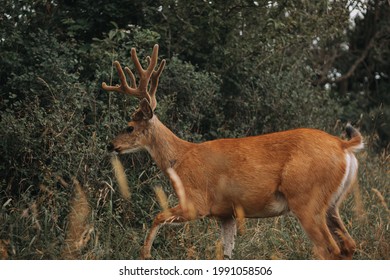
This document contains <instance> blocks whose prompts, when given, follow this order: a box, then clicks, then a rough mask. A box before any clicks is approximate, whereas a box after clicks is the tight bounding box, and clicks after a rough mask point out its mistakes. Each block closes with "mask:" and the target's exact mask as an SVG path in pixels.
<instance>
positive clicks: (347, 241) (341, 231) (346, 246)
mask: <svg viewBox="0 0 390 280" xmlns="http://www.w3.org/2000/svg"><path fill="white" fill-rule="evenodd" d="M326 222H327V225H328V228H329V230H330V232H331V234H332V235H333V237H334V239H335V240H336V241H337V243H338V245H339V247H340V249H341V258H343V259H352V255H353V253H354V252H355V249H356V244H355V241H354V240H353V239H352V237H351V236H350V235H349V233H348V232H347V229H346V228H345V226H344V224H343V222H342V220H341V218H340V215H339V211H338V209H337V207H331V208H329V209H328V212H327V216H326Z"/></svg>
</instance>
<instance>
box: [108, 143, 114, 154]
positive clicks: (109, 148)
mask: <svg viewBox="0 0 390 280" xmlns="http://www.w3.org/2000/svg"><path fill="white" fill-rule="evenodd" d="M114 150H115V147H114V144H112V143H110V144H108V145H107V151H108V152H110V153H112V152H113V151H114Z"/></svg>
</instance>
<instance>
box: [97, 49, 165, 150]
mask: <svg viewBox="0 0 390 280" xmlns="http://www.w3.org/2000/svg"><path fill="white" fill-rule="evenodd" d="M131 59H132V61H133V63H134V65H135V68H136V71H137V74H138V76H139V84H138V85H137V81H136V77H135V75H134V74H133V72H132V71H131V70H130V68H128V67H125V72H126V73H127V75H128V76H129V77H130V80H131V84H130V85H129V84H128V83H127V79H126V76H125V73H124V72H123V69H122V67H121V65H120V63H119V62H118V61H115V62H114V65H115V67H116V69H117V71H118V75H119V80H120V82H121V84H120V85H116V86H108V85H107V84H106V83H104V82H103V84H102V88H103V89H104V90H107V91H116V92H121V93H125V94H129V95H131V96H134V97H136V98H138V99H139V100H140V103H139V108H138V109H137V110H136V111H135V112H134V113H133V115H132V121H130V122H129V123H128V125H127V127H126V129H124V131H123V132H122V133H120V134H119V135H118V136H117V137H116V138H115V139H114V140H113V141H112V142H111V143H110V144H108V146H107V149H108V151H109V152H116V153H119V154H125V153H133V152H136V151H138V150H140V149H143V148H147V143H149V142H150V139H148V137H150V135H151V134H150V132H149V131H150V130H151V125H152V118H153V116H154V110H155V108H156V106H157V101H156V91H157V86H158V82H159V78H160V75H161V73H162V71H163V70H164V67H165V60H162V61H161V63H160V65H159V66H158V68H157V70H155V68H156V65H157V59H158V45H157V44H156V45H154V48H153V52H152V56H151V57H149V56H148V57H147V62H148V66H147V68H146V69H143V68H142V66H141V63H140V62H139V59H138V57H137V53H136V50H135V48H132V49H131ZM149 81H150V86H149Z"/></svg>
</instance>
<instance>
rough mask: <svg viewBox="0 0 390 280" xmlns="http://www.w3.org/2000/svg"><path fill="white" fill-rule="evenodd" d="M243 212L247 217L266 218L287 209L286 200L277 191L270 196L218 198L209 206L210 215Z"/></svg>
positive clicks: (220, 215) (222, 215) (277, 214)
mask: <svg viewBox="0 0 390 280" xmlns="http://www.w3.org/2000/svg"><path fill="white" fill-rule="evenodd" d="M239 211H241V213H242V212H243V214H244V216H245V217H247V218H267V217H275V216H280V215H282V214H285V213H287V212H288V211H289V208H288V204H287V200H286V199H285V198H284V196H283V194H281V193H279V192H277V193H275V194H272V195H271V196H270V197H259V196H247V195H242V196H237V197H230V198H226V197H225V199H221V200H219V201H218V202H217V203H214V204H213V205H212V207H211V211H210V214H211V215H212V216H219V217H226V216H233V215H236V214H237V212H239Z"/></svg>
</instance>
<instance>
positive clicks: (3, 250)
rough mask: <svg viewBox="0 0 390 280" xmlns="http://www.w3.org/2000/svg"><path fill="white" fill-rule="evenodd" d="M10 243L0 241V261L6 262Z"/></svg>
mask: <svg viewBox="0 0 390 280" xmlns="http://www.w3.org/2000/svg"><path fill="white" fill-rule="evenodd" d="M9 243H10V241H9V240H4V239H0V260H7V259H8V257H9V256H8V246H9Z"/></svg>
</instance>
